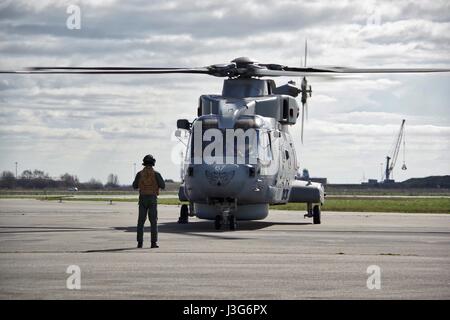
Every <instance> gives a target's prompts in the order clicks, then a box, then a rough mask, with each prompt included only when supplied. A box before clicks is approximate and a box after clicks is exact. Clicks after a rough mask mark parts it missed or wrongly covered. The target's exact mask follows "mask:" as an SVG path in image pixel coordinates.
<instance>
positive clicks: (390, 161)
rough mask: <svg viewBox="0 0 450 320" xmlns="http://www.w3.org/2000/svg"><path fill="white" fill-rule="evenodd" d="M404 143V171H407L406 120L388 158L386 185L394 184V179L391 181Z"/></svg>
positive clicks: (403, 121)
mask: <svg viewBox="0 0 450 320" xmlns="http://www.w3.org/2000/svg"><path fill="white" fill-rule="evenodd" d="M402 141H403V165H402V170H406V169H407V168H406V164H405V119H403V120H402V124H401V125H400V131H399V133H398V135H397V139H395V140H394V144H393V145H392V149H391V152H390V155H389V156H386V169H385V173H384V174H385V179H384V183H392V182H394V179H391V175H392V171H393V170H394V167H395V163H396V162H397V157H398V153H399V151H400V146H401V144H402Z"/></svg>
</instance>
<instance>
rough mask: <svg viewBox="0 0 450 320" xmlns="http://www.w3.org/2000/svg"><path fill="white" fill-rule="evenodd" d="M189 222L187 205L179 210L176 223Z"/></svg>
mask: <svg viewBox="0 0 450 320" xmlns="http://www.w3.org/2000/svg"><path fill="white" fill-rule="evenodd" d="M188 222H189V208H188V206H187V204H183V205H182V206H181V208H180V217H179V218H178V223H182V224H186V223H188Z"/></svg>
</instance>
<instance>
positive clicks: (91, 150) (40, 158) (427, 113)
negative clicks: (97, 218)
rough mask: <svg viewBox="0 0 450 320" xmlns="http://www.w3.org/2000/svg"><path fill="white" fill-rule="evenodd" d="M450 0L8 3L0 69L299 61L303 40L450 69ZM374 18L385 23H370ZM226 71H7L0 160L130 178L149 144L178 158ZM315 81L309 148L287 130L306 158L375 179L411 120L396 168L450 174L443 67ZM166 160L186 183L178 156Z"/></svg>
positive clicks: (358, 60)
mask: <svg viewBox="0 0 450 320" xmlns="http://www.w3.org/2000/svg"><path fill="white" fill-rule="evenodd" d="M68 4H79V5H80V7H81V10H82V28H81V30H68V29H67V28H66V24H65V23H66V19H67V17H68V15H67V13H66V8H67V5H68ZM449 6H450V4H449V3H448V1H433V2H426V3H424V2H420V1H406V0H399V1H396V2H395V3H394V2H392V1H347V0H346V1H333V2H329V1H321V0H317V1H293V0H292V1H291V0H286V1H285V0H282V1H275V2H274V1H256V0H253V1H245V2H243V1H238V0H231V1H221V2H219V1H205V0H199V1H163V0H158V1H144V0H134V1H126V2H124V1H122V2H119V1H113V0H108V1H100V0H96V1H65V0H44V1H26V0H15V1H3V2H2V3H1V4H0V69H14V68H21V67H26V66H55V65H61V66H96V65H107V66H205V65H210V64H214V63H226V62H228V61H230V60H232V59H233V58H235V57H237V56H251V57H254V58H255V59H256V60H258V61H260V62H271V63H281V64H287V65H299V64H300V62H301V59H302V56H303V44H304V39H305V38H307V39H308V48H309V50H308V65H350V66H361V67H381V66H383V67H391V66H398V67H411V66H418V67H426V66H427V67H438V66H448V65H450V56H449V55H448V52H449V47H450V37H449V34H450V10H449V9H450V8H449ZM373 16H375V17H379V19H378V20H377V19H374V22H377V23H368V22H371V20H370V19H371V17H373ZM378 22H379V23H378ZM275 80H276V81H277V83H279V84H283V83H284V82H286V81H287V80H290V79H289V78H276V79H275ZM293 80H296V81H299V79H293ZM221 81H222V80H221V79H218V78H210V77H207V76H203V75H200V76H196V75H171V76H161V75H159V76H145V75H139V76H132V75H129V76H112V75H108V76H99V75H91V76H80V75H73V76H72V75H71V76H67V75H52V76H47V75H45V76H44V75H20V76H18V75H1V76H0V124H1V130H0V151H1V153H2V157H0V169H8V168H10V166H11V165H12V164H13V163H14V161H16V160H15V159H17V158H21V157H25V154H27V153H31V154H32V155H33V162H32V163H33V165H34V166H36V167H41V168H43V169H46V170H47V171H49V172H50V173H53V174H55V175H56V174H59V173H62V172H65V171H67V169H64V167H63V166H62V165H61V163H65V164H67V165H68V166H70V167H71V168H74V170H75V169H76V170H78V171H79V172H76V173H78V174H79V176H80V178H81V179H85V180H87V179H89V178H91V177H92V176H96V175H97V174H98V175H100V176H98V178H102V177H103V176H104V177H106V175H107V174H108V173H110V172H116V173H118V174H119V178H120V177H121V176H123V177H129V176H130V172H131V169H130V168H131V167H130V165H129V164H130V163H133V162H137V161H139V160H140V157H142V154H143V153H149V152H152V153H155V154H156V155H158V156H159V159H171V150H172V148H173V147H174V145H176V143H174V142H173V141H171V138H170V135H171V134H173V129H174V127H175V121H176V120H177V119H178V118H188V119H191V120H192V119H193V118H194V117H195V115H196V108H197V102H198V96H199V95H200V94H206V93H216V94H217V93H220V92H221ZM309 81H310V84H311V85H312V87H313V96H312V98H311V99H310V100H309V116H310V120H309V122H308V123H307V125H306V132H305V135H306V136H305V137H306V138H305V139H306V142H305V144H304V145H301V144H300V143H299V139H298V137H299V132H300V131H299V130H300V127H299V126H298V125H297V126H295V127H293V128H292V130H291V131H292V133H293V136H294V139H295V142H296V146H297V148H298V150H299V159H300V163H301V166H307V167H309V168H310V169H311V172H312V173H314V174H317V175H326V176H328V177H329V178H330V180H331V181H334V182H349V181H350V182H357V181H359V179H360V176H361V172H362V171H363V170H364V171H365V172H366V175H367V176H369V175H372V176H377V175H378V171H379V162H380V161H383V159H384V156H385V153H386V152H387V149H388V146H390V144H391V143H392V140H393V139H394V136H395V132H396V131H397V130H398V126H399V124H400V121H401V119H403V118H406V119H407V137H408V145H407V148H408V150H410V152H411V158H410V159H414V160H411V161H412V166H411V169H410V170H409V171H408V172H402V173H401V174H403V175H400V176H399V177H400V178H407V177H408V175H410V176H417V175H425V174H444V173H447V174H448V170H449V169H450V168H449V165H448V161H446V159H447V158H448V154H449V151H450V146H449V142H448V141H449V139H448V138H449V133H448V128H449V125H450V117H449V111H448V101H450V93H449V90H448V84H449V76H448V75H433V76H431V75H421V76H419V75H405V76H392V75H379V76H369V77H362V78H358V79H341V80H339V81H334V82H323V81H320V79H314V78H313V77H311V78H310V79H309ZM61 145H64V146H65V148H64V152H62V153H61V152H58V151H59V150H60V149H61ZM421 150H422V152H421ZM424 150H425V151H426V152H424ZM98 162H99V163H101V164H97V163H98ZM371 162H373V163H372V164H371V165H370V166H369V165H367V168H365V167H366V164H368V163H371ZM425 163H426V165H424V164H425ZM119 164H120V165H119ZM24 165H25V164H24ZM158 165H159V166H160V171H161V172H163V173H165V175H166V176H167V177H170V178H176V179H178V172H179V168H178V163H174V162H172V161H169V160H168V161H158ZM58 170H59V171H58ZM127 179H128V178H127ZM127 179H121V181H126V180H127Z"/></svg>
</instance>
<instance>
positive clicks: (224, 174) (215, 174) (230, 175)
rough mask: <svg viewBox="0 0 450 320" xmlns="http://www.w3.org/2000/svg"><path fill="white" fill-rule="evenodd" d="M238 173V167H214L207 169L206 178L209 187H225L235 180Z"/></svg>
mask: <svg viewBox="0 0 450 320" xmlns="http://www.w3.org/2000/svg"><path fill="white" fill-rule="evenodd" d="M236 171H238V166H236V165H212V166H210V167H209V168H206V169H205V177H206V179H207V181H208V184H209V185H211V186H214V187H225V186H228V185H229V184H230V182H231V181H232V180H233V179H234V177H235V176H236Z"/></svg>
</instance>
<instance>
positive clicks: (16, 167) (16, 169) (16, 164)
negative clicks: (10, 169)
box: [15, 161, 17, 179]
mask: <svg viewBox="0 0 450 320" xmlns="http://www.w3.org/2000/svg"><path fill="white" fill-rule="evenodd" d="M15 164H16V179H17V161H16V162H15Z"/></svg>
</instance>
